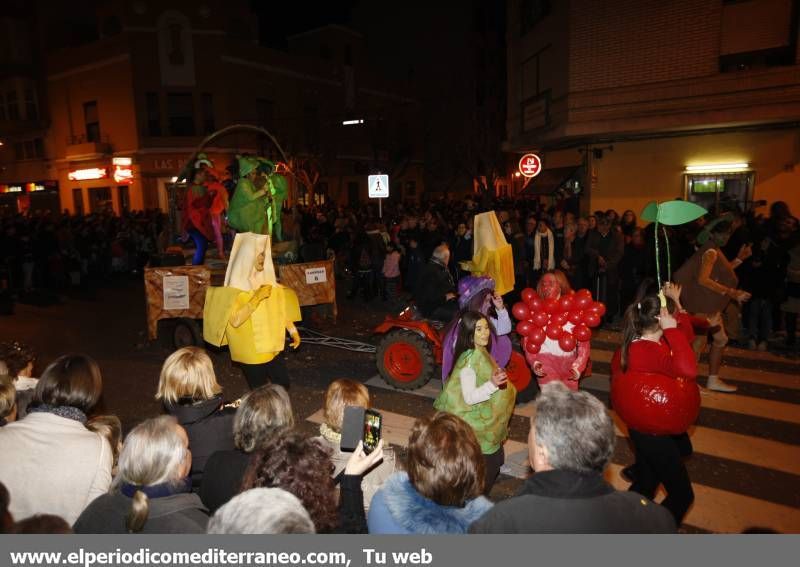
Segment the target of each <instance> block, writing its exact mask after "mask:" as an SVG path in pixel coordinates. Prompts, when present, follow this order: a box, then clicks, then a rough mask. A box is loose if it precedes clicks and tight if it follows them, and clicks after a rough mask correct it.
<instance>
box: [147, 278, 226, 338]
mask: <svg viewBox="0 0 800 567" xmlns="http://www.w3.org/2000/svg"><path fill="white" fill-rule="evenodd" d="M209 285H211V270H210V269H209V268H208V267H206V266H171V267H164V268H145V269H144V290H145V300H146V301H147V338H148V339H150V340H151V341H152V340H155V339H156V338H158V322H159V321H160V320H162V319H174V320H175V327H174V328H173V333H172V342H173V343H174V346H175V348H181V347H184V346H191V345H202V344H203V328H202V326H201V325H200V323H199V321H200V320H201V319H202V318H203V306H204V305H205V301H206V288H207V287H208V286H209Z"/></svg>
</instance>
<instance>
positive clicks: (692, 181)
mask: <svg viewBox="0 0 800 567" xmlns="http://www.w3.org/2000/svg"><path fill="white" fill-rule="evenodd" d="M753 181H754V174H753V172H750V171H748V172H743V173H701V174H688V175H686V197H687V200H689V201H691V202H692V203H697V204H698V205H700V206H702V207H705V208H706V209H709V210H711V209H712V208H715V207H717V208H718V205H719V204H720V203H726V202H728V203H736V204H738V205H739V206H740V208H742V210H744V208H743V206H744V205H746V204H747V203H748V202H749V201H750V198H751V195H752V188H753Z"/></svg>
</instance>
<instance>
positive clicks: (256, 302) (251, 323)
mask: <svg viewBox="0 0 800 567" xmlns="http://www.w3.org/2000/svg"><path fill="white" fill-rule="evenodd" d="M300 319H301V317H300V304H299V302H298V300H297V295H296V294H295V292H294V291H293V290H292V289H290V288H288V287H284V286H282V285H280V284H278V282H277V279H276V278H275V268H274V267H273V265H272V250H271V245H270V237H269V236H267V235H264V234H253V233H252V232H246V233H240V234H237V235H236V239H235V240H234V242H233V249H232V250H231V255H230V261H229V262H228V270H227V271H226V273H225V285H224V287H209V288H208V290H207V291H206V302H205V306H204V309H203V338H204V339H205V340H206V341H207V342H208V343H210V344H212V345H215V346H222V345H229V346H230V351H231V359H232V360H234V361H236V362H241V363H244V364H263V363H266V362H269V361H270V360H272V359H273V358H275V356H276V355H277V354H278V353H279V352H281V351H282V350H283V347H284V342H285V338H286V331H288V332H289V335H290V336H291V337H292V345H291V346H292V348H297V347H298V346H299V345H300V335H299V333H298V332H297V329H296V328H295V326H294V322H295V321H300Z"/></svg>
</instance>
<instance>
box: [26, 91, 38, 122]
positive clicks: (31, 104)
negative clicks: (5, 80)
mask: <svg viewBox="0 0 800 567" xmlns="http://www.w3.org/2000/svg"><path fill="white" fill-rule="evenodd" d="M37 118H39V108H38V106H37V105H36V93H35V92H34V90H33V89H25V119H26V120H36V119H37Z"/></svg>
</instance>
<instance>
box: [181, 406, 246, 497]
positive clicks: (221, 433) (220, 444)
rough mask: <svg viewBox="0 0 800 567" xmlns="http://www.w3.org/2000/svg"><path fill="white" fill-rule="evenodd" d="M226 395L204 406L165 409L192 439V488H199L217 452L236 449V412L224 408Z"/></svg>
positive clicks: (190, 442)
mask: <svg viewBox="0 0 800 567" xmlns="http://www.w3.org/2000/svg"><path fill="white" fill-rule="evenodd" d="M222 406H223V402H222V394H220V395H218V396H216V397H214V398H212V399H210V400H205V401H202V402H195V403H191V402H190V401H188V402H187V403H180V404H178V405H177V406H172V405H165V408H166V410H167V412H168V413H169V414H170V415H174V416H175V418H176V419H177V420H178V423H179V424H180V425H181V426H182V427H183V428H184V429H185V430H186V434H187V435H188V436H189V449H190V450H191V451H192V471H191V473H190V476H191V478H192V486H193V487H195V488H198V487H199V486H200V482H201V480H202V478H203V470H204V469H205V466H206V461H207V460H208V458H209V457H210V456H211V454H212V453H215V452H216V451H228V450H232V449H233V448H234V445H233V416H234V414H235V413H236V410H235V409H234V408H224V407H222Z"/></svg>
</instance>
